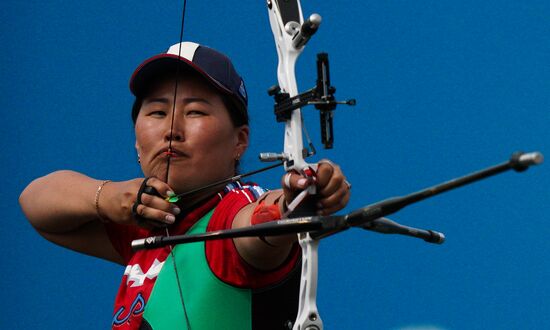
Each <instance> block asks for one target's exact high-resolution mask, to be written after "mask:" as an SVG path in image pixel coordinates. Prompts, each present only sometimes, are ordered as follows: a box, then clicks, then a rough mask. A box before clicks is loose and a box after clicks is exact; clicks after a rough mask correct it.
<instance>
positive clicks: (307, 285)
mask: <svg viewBox="0 0 550 330" xmlns="http://www.w3.org/2000/svg"><path fill="white" fill-rule="evenodd" d="M267 8H268V13H269V20H270V25H271V29H272V32H273V35H274V38H275V44H276V49H277V54H278V58H279V64H278V69H277V76H278V83H279V84H278V86H275V87H273V88H271V89H270V90H269V94H270V95H271V96H273V97H274V99H275V115H276V118H277V121H280V122H284V123H285V135H284V136H285V142H284V151H283V152H282V153H263V154H261V155H260V159H261V160H263V161H281V162H282V163H283V164H284V166H285V170H286V171H297V172H300V173H302V174H304V175H306V176H313V175H314V172H315V165H314V164H308V163H307V162H306V161H305V158H306V157H307V156H310V155H312V154H313V153H314V152H315V151H314V149H313V148H312V147H310V149H307V148H304V143H303V136H302V131H303V120H302V115H301V108H302V107H303V106H305V105H314V106H315V107H316V108H317V109H318V110H319V111H320V117H321V135H322V140H323V144H324V145H325V147H327V148H330V147H332V144H333V131H332V117H333V111H334V109H335V107H336V105H337V104H340V103H344V104H348V105H353V104H355V101H354V100H350V101H345V102H337V101H335V99H334V95H333V94H334V91H335V89H334V87H332V86H331V85H330V75H329V69H328V57H327V55H326V54H320V55H319V56H318V65H317V69H318V70H317V71H318V80H317V84H316V86H315V87H314V88H313V89H311V90H309V91H307V92H305V93H301V94H300V93H299V92H298V88H297V84H296V78H295V72H294V69H295V64H296V61H297V59H298V57H299V56H300V54H301V53H302V51H303V50H304V46H305V44H306V43H307V42H308V40H309V39H310V38H311V36H312V35H313V34H314V33H315V32H316V31H317V29H318V27H319V25H320V23H321V17H320V16H319V15H317V14H314V15H311V16H310V17H309V19H307V20H306V21H304V19H303V16H302V10H301V7H300V1H299V0H291V1H279V0H268V1H267ZM541 162H542V156H541V155H540V154H517V155H515V156H514V157H512V159H511V160H510V162H507V163H505V164H502V165H499V166H496V167H493V168H490V169H488V170H486V171H482V172H478V173H474V174H472V175H470V176H466V177H463V178H459V179H455V180H452V181H450V182H447V183H444V184H442V185H439V186H435V187H431V188H428V189H425V190H422V191H419V192H417V193H413V194H411V195H409V196H405V197H396V198H392V199H388V200H385V201H382V202H379V203H375V204H372V205H369V206H367V207H365V208H363V209H360V210H358V211H356V212H352V213H351V214H349V215H346V216H341V217H328V218H316V217H313V218H311V217H309V218H305V217H304V218H298V219H293V220H286V221H285V220H282V221H280V222H276V223H273V224H265V225H257V226H254V227H255V228H254V230H255V231H247V230H248V229H249V228H247V229H245V228H241V230H240V231H238V230H231V231H223V233H222V232H221V231H220V232H217V233H206V234H204V235H202V236H200V237H198V236H197V235H195V236H193V235H189V236H187V237H185V238H186V239H180V240H176V239H175V237H173V238H174V239H170V238H169V237H164V238H163V237H152V238H147V239H143V240H139V241H136V242H135V244H134V243H133V246H134V247H135V248H140V247H146V246H147V247H151V248H154V247H158V246H162V245H168V244H177V243H183V242H193V241H201V240H207V239H220V238H229V237H242V236H254V235H269V234H274V233H275V231H277V230H278V232H277V234H287V233H290V232H300V233H301V234H299V243H300V246H301V247H302V277H301V283H300V294H299V299H300V300H299V309H298V315H297V318H296V321H295V323H294V325H293V329H294V330H306V329H309V330H320V329H322V328H323V323H322V320H321V318H320V316H319V313H318V310H317V306H316V291H317V251H318V243H319V239H320V238H322V237H325V236H327V235H329V234H332V233H335V232H338V231H341V230H344V229H347V228H349V227H353V226H355V227H361V228H364V229H368V230H373V231H377V232H381V233H399V234H404V235H410V236H415V237H420V238H423V239H425V240H426V241H429V242H432V243H442V241H443V239H444V237H443V236H442V235H441V234H439V233H437V232H434V231H421V230H417V229H415V228H409V227H404V226H400V225H398V224H396V223H393V222H391V221H390V220H388V219H385V218H383V216H386V215H388V214H392V213H395V212H397V211H398V210H399V209H401V208H403V207H405V206H407V205H409V204H411V203H415V202H417V201H420V200H423V199H425V198H428V197H431V196H434V195H436V194H440V193H443V192H445V191H448V190H450V189H454V188H456V187H460V186H462V185H465V184H468V183H471V182H474V181H476V180H479V179H481V178H484V177H487V176H490V175H494V174H497V173H501V172H502V171H504V170H508V169H514V170H516V171H522V170H525V169H526V168H527V167H528V166H529V165H533V164H539V163H541ZM278 165H280V164H276V165H274V166H278ZM258 171H261V170H258ZM258 171H254V172H253V173H257V172H258ZM247 175H250V174H249V173H247V174H244V175H239V176H236V177H233V178H229V179H226V180H223V181H220V182H216V183H213V184H211V185H208V186H207V187H201V188H199V190H202V189H208V188H211V187H212V186H217V185H221V184H222V183H226V182H230V181H235V180H238V179H240V178H242V177H244V176H247ZM194 192H196V191H193V192H187V193H186V194H189V193H194ZM314 193H315V189H314V187H310V188H308V189H307V190H306V192H305V193H304V194H300V195H299V196H298V197H297V199H298V200H297V203H291V204H298V203H299V201H300V200H301V199H303V197H305V196H306V194H314ZM180 196H181V195H180ZM298 211H300V214H303V212H305V213H307V210H303V209H302V210H298ZM284 226H286V227H288V230H282V228H283V227H284ZM291 227H292V228H291ZM180 295H181V291H180ZM182 300H183V299H182ZM182 303H183V302H182Z"/></svg>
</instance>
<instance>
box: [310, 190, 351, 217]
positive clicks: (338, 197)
mask: <svg viewBox="0 0 550 330" xmlns="http://www.w3.org/2000/svg"><path fill="white" fill-rule="evenodd" d="M350 196H351V192H350V191H349V190H348V189H347V188H345V189H340V190H338V192H337V193H335V194H333V195H331V196H330V197H327V198H323V199H321V200H319V201H318V204H317V207H318V211H317V214H319V215H329V214H333V213H335V212H337V211H339V210H341V209H343V208H344V207H346V205H347V204H348V201H349V199H350Z"/></svg>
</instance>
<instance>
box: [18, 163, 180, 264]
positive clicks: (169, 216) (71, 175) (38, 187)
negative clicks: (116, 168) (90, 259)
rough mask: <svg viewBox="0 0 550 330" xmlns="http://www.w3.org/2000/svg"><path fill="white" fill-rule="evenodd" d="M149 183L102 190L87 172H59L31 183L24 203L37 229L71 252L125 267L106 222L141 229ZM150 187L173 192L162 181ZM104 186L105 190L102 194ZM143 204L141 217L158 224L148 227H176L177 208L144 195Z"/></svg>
mask: <svg viewBox="0 0 550 330" xmlns="http://www.w3.org/2000/svg"><path fill="white" fill-rule="evenodd" d="M143 180H144V179H143V178H137V179H132V180H128V181H121V182H109V183H107V184H104V185H102V182H103V181H101V180H96V179H93V178H90V177H88V176H86V175H84V174H81V173H77V172H73V171H57V172H53V173H51V174H48V175H46V176H44V177H41V178H38V179H36V180H34V181H33V182H31V183H30V184H29V185H28V186H27V187H26V188H25V190H24V191H23V192H22V193H21V196H20V197H19V203H20V204H21V208H22V209H23V212H24V213H25V215H26V217H27V219H28V220H29V222H30V223H31V224H32V226H33V227H34V228H35V229H36V231H37V232H38V233H39V234H40V235H42V236H43V237H45V238H46V239H48V240H49V241H51V242H53V243H55V244H58V245H61V246H64V247H67V248H69V249H71V250H75V251H78V252H82V253H85V254H88V255H92V256H95V257H99V258H102V259H106V260H110V261H113V262H116V263H123V260H122V257H121V256H120V255H119V253H118V252H117V251H116V250H115V249H114V247H113V245H112V244H111V241H110V240H109V237H108V235H107V232H106V230H105V227H104V225H103V223H102V222H101V220H100V219H101V218H103V220H107V221H113V222H116V223H119V224H127V225H136V220H135V219H134V218H133V215H132V206H133V204H134V202H135V201H136V194H137V191H138V190H139V187H140V185H141V183H142V182H143ZM150 185H152V186H154V187H155V189H157V191H160V192H162V193H163V195H164V196H166V193H167V191H169V190H171V189H170V187H169V186H168V185H167V184H165V183H164V182H162V181H160V180H156V179H151V180H150ZM100 186H102V189H101V193H100V194H98V188H99V187H100ZM96 199H97V202H98V204H97V205H96ZM142 203H143V204H140V205H139V207H138V209H137V211H138V213H139V214H141V215H142V216H146V217H147V218H149V219H152V220H154V221H152V222H149V223H148V225H146V226H149V227H152V226H155V225H156V226H158V225H159V224H160V223H168V224H171V223H173V222H174V219H175V218H174V217H173V216H174V214H177V212H176V209H177V208H175V207H174V206H173V205H171V204H170V203H168V202H166V201H165V200H163V199H162V198H161V197H156V196H151V195H146V194H144V195H143V197H142ZM98 212H100V214H101V218H100V216H99V215H98Z"/></svg>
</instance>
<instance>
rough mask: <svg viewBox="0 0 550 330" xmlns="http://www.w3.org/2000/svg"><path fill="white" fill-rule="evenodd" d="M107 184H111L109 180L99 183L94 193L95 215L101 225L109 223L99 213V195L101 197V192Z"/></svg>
mask: <svg viewBox="0 0 550 330" xmlns="http://www.w3.org/2000/svg"><path fill="white" fill-rule="evenodd" d="M109 182H111V180H105V181H103V182H101V184H100V185H99V186H98V187H97V191H96V192H95V212H96V213H97V217H98V218H99V221H101V222H103V223H107V222H109V219H108V218H105V217H104V216H102V215H101V212H100V211H99V195H101V190H103V186H105V185H106V184H107V183H109Z"/></svg>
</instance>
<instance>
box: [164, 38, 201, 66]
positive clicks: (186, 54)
mask: <svg viewBox="0 0 550 330" xmlns="http://www.w3.org/2000/svg"><path fill="white" fill-rule="evenodd" d="M199 46H200V45H199V44H197V43H194V42H190V41H184V42H182V43H181V53H180V44H179V43H177V44H175V45H172V46H170V48H168V51H167V52H166V53H167V54H172V55H178V54H179V55H180V56H181V57H183V58H185V59H187V60H189V61H191V62H193V57H194V56H195V52H196V51H197V48H199Z"/></svg>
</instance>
